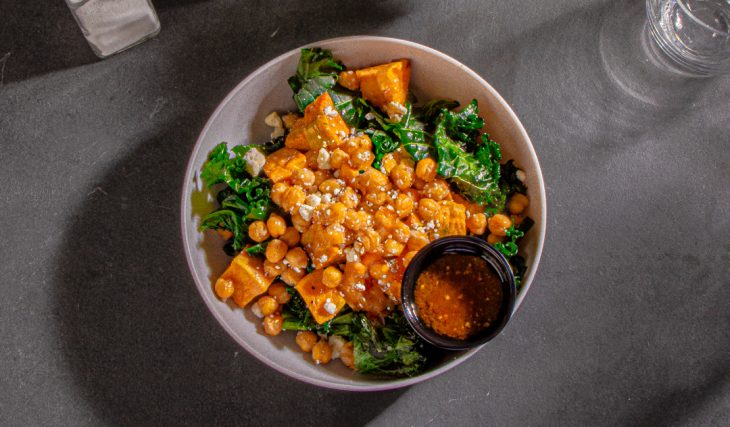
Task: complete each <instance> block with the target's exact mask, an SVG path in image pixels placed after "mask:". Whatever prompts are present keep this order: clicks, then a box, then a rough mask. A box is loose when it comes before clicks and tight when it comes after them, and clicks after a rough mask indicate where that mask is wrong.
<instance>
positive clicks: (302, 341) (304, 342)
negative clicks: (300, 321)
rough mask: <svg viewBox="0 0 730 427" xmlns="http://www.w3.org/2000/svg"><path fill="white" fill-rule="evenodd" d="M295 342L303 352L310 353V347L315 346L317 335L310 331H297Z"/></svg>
mask: <svg viewBox="0 0 730 427" xmlns="http://www.w3.org/2000/svg"><path fill="white" fill-rule="evenodd" d="M295 341H296V342H297V345H298V346H299V348H300V349H302V351H303V352H305V353H309V352H310V351H312V347H314V345H315V344H317V334H315V333H314V332H312V331H299V332H297V336H296V338H295Z"/></svg>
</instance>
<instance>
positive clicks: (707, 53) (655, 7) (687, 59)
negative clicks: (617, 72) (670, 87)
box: [646, 0, 730, 76]
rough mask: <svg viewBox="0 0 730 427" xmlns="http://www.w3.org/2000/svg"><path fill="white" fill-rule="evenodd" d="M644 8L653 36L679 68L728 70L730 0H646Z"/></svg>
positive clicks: (706, 71) (699, 72)
mask: <svg viewBox="0 0 730 427" xmlns="http://www.w3.org/2000/svg"><path fill="white" fill-rule="evenodd" d="M646 12H647V15H648V19H649V31H650V32H651V36H652V39H653V40H654V42H656V45H657V46H658V47H659V49H660V50H661V52H663V53H664V54H665V55H666V56H667V57H668V58H669V59H670V60H671V61H673V64H674V65H675V66H676V67H677V68H678V69H679V70H680V71H682V72H685V73H687V74H690V75H694V76H712V75H717V74H722V73H725V72H728V71H730V0H647V2H646Z"/></svg>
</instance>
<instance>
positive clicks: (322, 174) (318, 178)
mask: <svg viewBox="0 0 730 427" xmlns="http://www.w3.org/2000/svg"><path fill="white" fill-rule="evenodd" d="M312 151H316V150H312ZM328 179H332V174H331V173H330V171H325V170H318V171H315V172H314V185H316V186H317V187H319V186H320V184H322V183H323V182H325V181H327V180H328Z"/></svg>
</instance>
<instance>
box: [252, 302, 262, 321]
mask: <svg viewBox="0 0 730 427" xmlns="http://www.w3.org/2000/svg"><path fill="white" fill-rule="evenodd" d="M251 312H252V313H253V315H254V316H256V317H258V318H259V319H262V318H263V317H264V313H262V312H261V307H259V305H258V304H254V305H252V306H251Z"/></svg>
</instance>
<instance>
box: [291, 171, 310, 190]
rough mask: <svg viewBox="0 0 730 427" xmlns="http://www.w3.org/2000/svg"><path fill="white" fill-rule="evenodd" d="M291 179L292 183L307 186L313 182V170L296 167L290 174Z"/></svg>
mask: <svg viewBox="0 0 730 427" xmlns="http://www.w3.org/2000/svg"><path fill="white" fill-rule="evenodd" d="M291 180H292V182H293V183H294V184H299V185H303V186H305V187H308V186H310V185H312V184H314V172H312V171H311V170H310V169H307V168H301V169H297V170H295V171H294V173H293V174H292V176H291Z"/></svg>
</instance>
